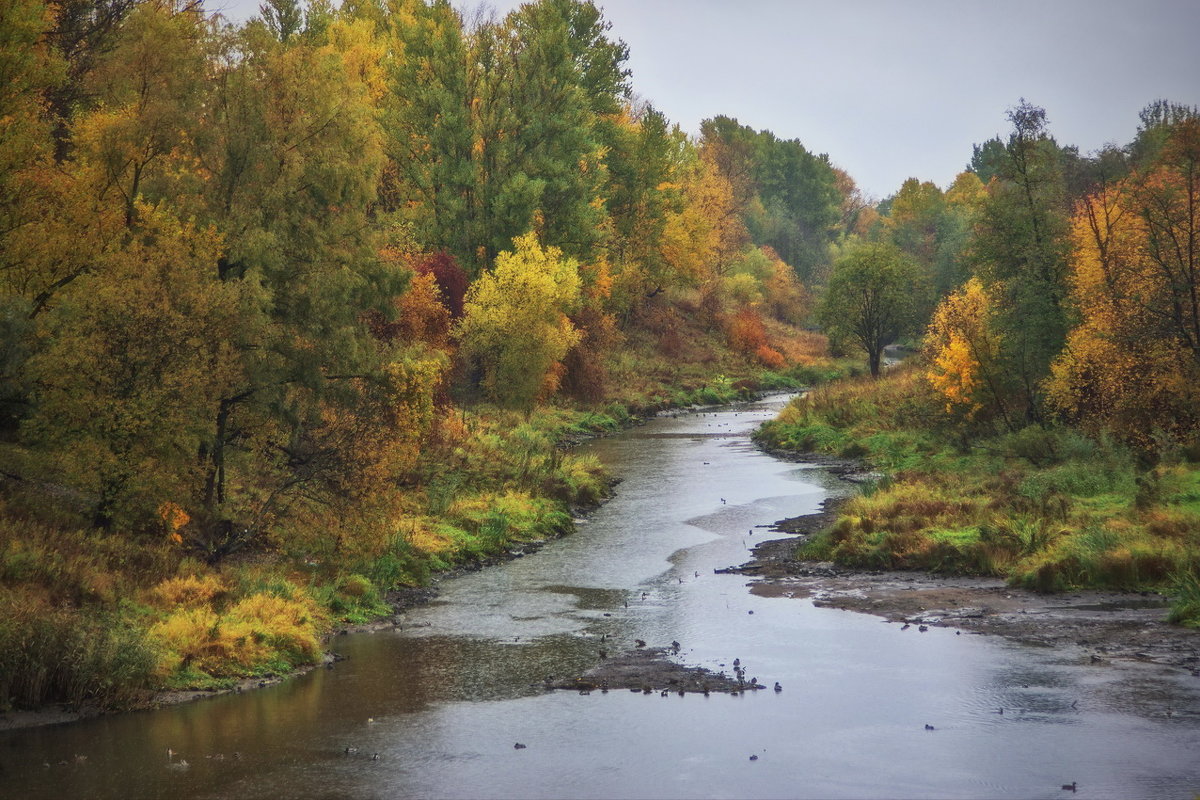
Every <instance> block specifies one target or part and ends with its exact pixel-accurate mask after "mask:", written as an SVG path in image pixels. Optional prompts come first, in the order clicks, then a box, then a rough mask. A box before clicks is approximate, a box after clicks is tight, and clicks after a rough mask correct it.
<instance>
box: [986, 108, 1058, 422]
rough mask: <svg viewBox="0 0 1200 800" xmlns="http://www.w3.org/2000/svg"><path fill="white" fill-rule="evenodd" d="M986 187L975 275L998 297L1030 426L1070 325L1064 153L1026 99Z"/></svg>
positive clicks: (1012, 378) (1007, 353) (1011, 369)
mask: <svg viewBox="0 0 1200 800" xmlns="http://www.w3.org/2000/svg"><path fill="white" fill-rule="evenodd" d="M1008 116H1009V120H1010V121H1011V122H1012V124H1013V130H1012V133H1011V134H1009V137H1008V142H1007V144H1006V145H1005V148H1004V152H1003V156H1000V155H998V154H997V156H996V159H995V160H994V161H993V162H992V166H993V167H994V168H995V170H996V172H995V175H994V177H993V178H992V179H991V181H990V182H989V183H988V186H987V189H988V194H987V198H986V199H985V200H984V201H983V203H982V205H981V207H980V209H979V214H978V217H977V222H976V226H975V237H974V240H973V242H972V245H971V251H972V257H973V261H974V266H975V272H976V274H977V275H979V277H980V278H981V279H982V280H983V281H984V284H985V285H986V286H987V288H988V293H989V294H990V295H992V296H993V297H995V298H996V300H997V303H996V307H997V309H998V310H999V316H998V318H997V324H998V326H999V332H1000V334H1001V342H1002V348H1003V354H1002V355H1003V359H1004V361H1005V368H1004V369H1005V372H1006V375H1007V378H1008V380H1007V382H1008V383H1010V384H1011V385H1012V386H1013V389H1014V391H1016V392H1017V393H1019V394H1020V395H1021V397H1022V405H1023V407H1024V408H1023V414H1024V416H1025V418H1026V419H1027V420H1028V421H1036V420H1038V419H1039V418H1040V416H1041V401H1042V381H1043V380H1044V379H1045V377H1046V376H1047V375H1048V374H1049V371H1050V362H1051V361H1052V360H1053V359H1054V358H1055V356H1057V355H1058V353H1059V351H1061V350H1062V347H1063V344H1064V342H1065V341H1066V334H1067V330H1068V328H1069V319H1068V313H1069V308H1068V303H1067V294H1068V287H1067V253H1068V251H1069V248H1070V243H1069V240H1068V237H1067V233H1068V214H1067V199H1066V196H1065V190H1066V187H1065V182H1064V176H1063V170H1062V151H1061V150H1060V148H1059V146H1058V144H1057V143H1056V142H1055V141H1054V139H1053V138H1052V137H1051V136H1050V134H1049V131H1048V129H1047V123H1046V113H1045V111H1044V110H1043V109H1041V108H1038V107H1037V106H1034V105H1031V104H1029V103H1027V102H1025V101H1024V100H1022V102H1021V104H1020V105H1018V106H1016V107H1015V108H1013V109H1011V110H1010V111H1009V114H1008Z"/></svg>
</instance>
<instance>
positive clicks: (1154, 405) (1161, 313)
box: [1047, 120, 1200, 447]
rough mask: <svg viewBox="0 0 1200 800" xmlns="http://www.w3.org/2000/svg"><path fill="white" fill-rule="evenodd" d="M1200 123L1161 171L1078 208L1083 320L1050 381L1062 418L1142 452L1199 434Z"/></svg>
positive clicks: (1074, 276) (1077, 296)
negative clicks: (1158, 440) (1159, 442)
mask: <svg viewBox="0 0 1200 800" xmlns="http://www.w3.org/2000/svg"><path fill="white" fill-rule="evenodd" d="M1198 209H1200V122H1196V121H1195V120H1191V121H1187V122H1184V123H1181V124H1179V125H1178V126H1177V127H1176V129H1175V130H1174V131H1172V133H1171V135H1170V137H1169V138H1168V141H1167V145H1166V147H1164V149H1163V153H1162V156H1161V157H1160V159H1159V163H1158V164H1157V165H1155V167H1154V168H1153V169H1151V170H1148V171H1147V172H1146V173H1144V174H1137V173H1135V174H1134V175H1132V176H1131V177H1130V178H1128V179H1126V180H1124V181H1121V182H1120V183H1117V184H1114V185H1110V186H1105V187H1102V188H1101V189H1100V190H1098V191H1097V192H1095V193H1093V194H1092V195H1091V196H1089V197H1088V198H1086V199H1085V200H1084V202H1082V203H1080V205H1079V208H1078V210H1077V212H1076V214H1075V218H1074V221H1073V229H1072V239H1073V244H1074V251H1073V254H1072V258H1071V296H1072V300H1073V302H1074V304H1075V306H1076V308H1077V309H1078V311H1079V315H1080V317H1081V319H1082V321H1081V322H1080V324H1079V325H1078V326H1076V327H1075V328H1074V329H1073V330H1072V331H1071V333H1070V335H1069V336H1068V338H1067V346H1066V348H1064V350H1063V352H1062V354H1061V355H1060V356H1059V357H1058V358H1057V359H1056V360H1055V362H1054V364H1053V367H1052V374H1051V377H1050V379H1049V380H1048V381H1047V396H1048V400H1049V402H1050V403H1051V405H1052V406H1054V407H1055V408H1057V409H1058V410H1059V411H1060V412H1061V413H1063V414H1064V415H1066V416H1067V417H1069V418H1071V419H1072V420H1075V421H1077V422H1078V423H1079V424H1082V425H1084V426H1086V427H1088V428H1091V429H1093V430H1103V431H1107V432H1110V433H1113V434H1115V435H1117V436H1118V437H1120V438H1121V439H1124V440H1126V441H1129V442H1132V443H1134V444H1135V445H1138V446H1141V447H1150V446H1153V444H1154V439H1155V436H1156V435H1157V434H1159V433H1163V434H1166V435H1168V436H1170V437H1172V438H1184V439H1186V438H1188V437H1191V436H1195V435H1196V432H1197V430H1198V429H1200V311H1197V308H1198V303H1197V297H1200V254H1198V253H1197V248H1196V247H1195V244H1194V243H1195V242H1196V241H1197V240H1198V239H1200V210H1198Z"/></svg>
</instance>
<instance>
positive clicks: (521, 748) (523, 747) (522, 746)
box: [513, 742, 525, 750]
mask: <svg viewBox="0 0 1200 800" xmlns="http://www.w3.org/2000/svg"><path fill="white" fill-rule="evenodd" d="M524 749H525V745H523V744H521V743H520V742H517V743H516V744H514V745H513V750H524Z"/></svg>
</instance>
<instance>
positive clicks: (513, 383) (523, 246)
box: [457, 233, 580, 408]
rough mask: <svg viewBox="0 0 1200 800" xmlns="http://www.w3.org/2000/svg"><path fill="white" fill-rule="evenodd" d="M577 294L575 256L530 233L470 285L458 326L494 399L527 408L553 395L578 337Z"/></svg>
mask: <svg viewBox="0 0 1200 800" xmlns="http://www.w3.org/2000/svg"><path fill="white" fill-rule="evenodd" d="M579 296H580V283H579V268H578V265H577V264H576V262H575V261H574V260H573V259H569V258H564V257H563V255H562V251H561V250H559V249H558V248H557V247H546V248H543V247H542V245H541V244H540V243H539V242H538V239H537V236H536V235H535V234H532V233H529V234H526V235H524V236H519V237H517V238H516V239H514V240H513V250H512V251H511V252H509V251H505V252H502V253H501V254H500V255H499V256H497V257H496V265H495V267H494V269H492V270H491V271H489V272H486V273H484V274H483V275H481V276H480V277H479V279H478V280H477V281H476V282H475V283H473V284H472V285H471V289H470V290H469V291H468V293H467V298H466V302H465V304H464V309H465V310H464V313H463V318H462V321H461V322H460V323H459V325H458V328H457V332H458V336H459V338H460V340H461V342H462V347H463V351H464V352H465V353H466V354H467V356H468V357H469V358H473V359H475V360H477V362H478V363H479V364H480V367H481V369H482V371H483V378H482V383H483V387H484V391H485V392H486V393H487V395H488V396H489V397H490V398H492V399H493V400H496V401H497V402H500V403H502V404H505V405H511V406H518V407H525V408H528V407H530V406H531V405H532V404H533V402H534V400H536V399H537V398H538V397H539V396H544V395H549V394H551V393H553V391H554V390H555V389H556V388H557V387H558V381H559V377H560V375H561V369H562V366H561V362H562V359H563V358H564V357H565V356H566V354H567V352H568V351H569V350H570V349H571V348H572V347H573V346H575V345H576V344H578V343H579V340H580V335H579V332H578V331H577V330H576V329H575V326H574V325H572V324H571V320H570V319H569V317H568V314H569V313H570V312H571V311H573V310H574V308H575V306H576V305H577V304H578V302H579Z"/></svg>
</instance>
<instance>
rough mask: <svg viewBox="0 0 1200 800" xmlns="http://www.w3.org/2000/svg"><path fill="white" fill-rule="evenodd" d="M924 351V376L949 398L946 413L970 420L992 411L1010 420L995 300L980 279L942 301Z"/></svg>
mask: <svg viewBox="0 0 1200 800" xmlns="http://www.w3.org/2000/svg"><path fill="white" fill-rule="evenodd" d="M925 352H926V356H927V358H928V360H929V369H928V371H927V372H926V377H927V379H928V380H929V383H930V384H931V385H932V386H933V388H934V389H936V390H937V392H938V393H939V394H940V395H941V396H942V398H943V399H944V400H945V402H946V413H947V414H955V415H960V416H963V417H966V418H967V419H971V418H974V417H975V416H976V415H977V414H979V412H981V411H983V410H984V409H988V410H989V413H995V414H998V415H1000V416H1001V417H1002V418H1005V419H1007V414H1008V410H1007V409H1006V407H1005V405H1004V393H1003V391H1002V389H1001V385H1000V383H1001V382H1000V370H999V368H998V360H999V356H1000V338H999V335H998V334H997V333H996V332H995V330H994V329H993V326H992V299H991V297H989V296H988V292H987V289H986V288H985V287H984V285H983V283H981V282H980V280H979V279H978V278H971V279H970V280H969V281H967V282H966V283H965V284H964V285H963V286H962V288H961V289H959V290H958V291H956V292H954V293H952V294H950V295H949V296H947V297H946V298H945V299H944V300H942V302H941V303H940V304H938V307H937V310H936V311H934V314H933V319H932V321H931V322H930V323H929V331H928V333H927V334H926V336H925Z"/></svg>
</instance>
